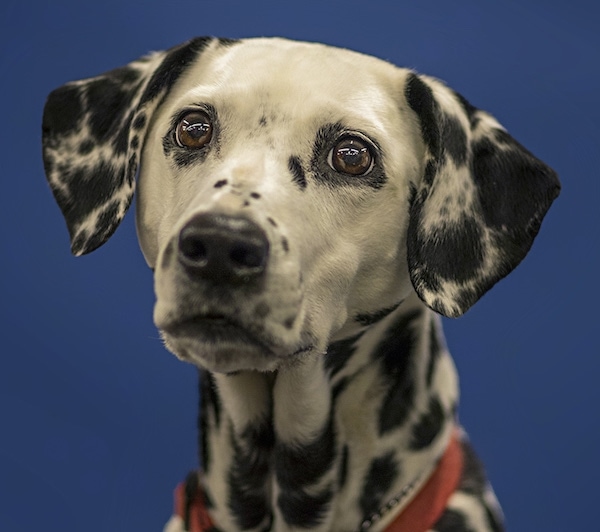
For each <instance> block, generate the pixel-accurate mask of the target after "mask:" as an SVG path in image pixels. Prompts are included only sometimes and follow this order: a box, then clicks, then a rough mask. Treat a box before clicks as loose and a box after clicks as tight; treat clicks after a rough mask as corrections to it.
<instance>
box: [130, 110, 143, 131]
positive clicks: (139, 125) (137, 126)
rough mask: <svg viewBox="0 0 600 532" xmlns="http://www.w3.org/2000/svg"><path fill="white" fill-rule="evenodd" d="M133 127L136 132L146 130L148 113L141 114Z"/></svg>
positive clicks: (136, 118)
mask: <svg viewBox="0 0 600 532" xmlns="http://www.w3.org/2000/svg"><path fill="white" fill-rule="evenodd" d="M131 127H133V129H135V130H136V131H140V130H141V129H144V128H145V127H146V113H139V114H138V115H137V116H136V117H135V120H134V121H133V123H132V124H131Z"/></svg>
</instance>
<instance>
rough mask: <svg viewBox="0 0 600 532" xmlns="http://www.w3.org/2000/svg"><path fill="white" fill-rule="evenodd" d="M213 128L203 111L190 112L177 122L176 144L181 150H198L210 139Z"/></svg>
mask: <svg viewBox="0 0 600 532" xmlns="http://www.w3.org/2000/svg"><path fill="white" fill-rule="evenodd" d="M212 132H213V126H212V122H211V120H210V117H209V116H208V114H206V113H205V112H204V111H191V112H189V113H187V114H186V115H184V116H183V118H181V120H179V122H178V124H177V128H176V130H175V138H176V140H177V144H179V146H181V147H182V148H191V149H196V150H197V149H199V148H203V147H204V146H206V145H207V144H208V143H209V142H210V139H211V138H212Z"/></svg>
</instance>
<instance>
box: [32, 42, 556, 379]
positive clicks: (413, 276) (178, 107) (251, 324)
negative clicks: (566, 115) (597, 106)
mask: <svg viewBox="0 0 600 532" xmlns="http://www.w3.org/2000/svg"><path fill="white" fill-rule="evenodd" d="M43 148H44V162H45V168H46V173H47V176H48V179H49V182H50V185H51V188H52V191H53V193H54V195H55V197H56V199H57V201H58V203H59V205H60V207H61V209H62V212H63V214H64V216H65V219H66V222H67V226H68V229H69V232H70V235H71V248H72V250H73V252H74V253H75V254H77V255H79V254H83V253H88V252H90V251H92V250H93V249H95V248H97V247H98V246H100V245H102V244H103V243H104V242H105V241H106V240H107V239H108V238H109V237H110V235H111V234H112V233H113V231H114V230H115V229H116V227H117V226H118V224H119V222H120V221H121V219H122V218H123V216H124V214H125V211H126V210H127V208H128V206H129V204H130V202H131V199H132V196H133V190H134V183H135V175H136V172H137V171H138V168H139V185H138V186H139V191H138V196H137V207H138V209H137V228H138V236H139V240H140V245H141V248H142V251H143V253H144V256H145V258H146V261H147V262H148V264H149V265H150V266H151V267H152V268H153V269H154V270H155V291H156V296H157V302H156V306H155V313H154V319H155V323H156V325H157V326H158V328H159V329H160V330H161V332H162V334H163V338H164V339H165V342H166V345H167V347H169V349H171V350H172V351H173V352H174V353H175V354H177V355H178V356H179V357H181V358H184V359H187V360H190V361H192V362H194V363H197V364H199V365H202V366H205V367H207V368H208V369H211V370H214V371H226V372H228V371H235V370H240V369H258V370H273V369H276V368H277V367H278V366H279V364H281V363H284V362H285V361H289V360H293V359H294V358H295V357H297V356H298V355H299V354H300V353H305V352H310V351H324V350H325V348H326V346H327V344H328V342H329V341H330V339H331V338H332V336H333V335H335V334H336V332H338V331H340V330H341V329H342V328H344V329H345V328H347V327H348V324H352V323H357V322H358V323H359V324H360V323H362V324H365V323H369V322H372V321H374V320H375V319H376V318H377V316H380V315H383V314H384V311H385V309H390V308H394V306H395V305H397V304H398V302H399V301H401V300H403V299H405V298H406V297H408V296H409V295H410V294H411V293H414V292H416V294H418V296H419V297H420V298H421V299H422V300H423V302H424V303H425V304H427V305H428V306H429V307H431V308H432V309H434V310H435V311H437V312H439V313H441V314H444V315H446V316H458V315H460V314H462V313H463V312H465V311H466V310H467V309H468V308H469V307H470V306H471V305H472V304H473V303H474V302H475V301H477V299H479V297H481V296H482V295H483V294H484V293H485V292H486V291H487V290H488V289H489V288H490V287H491V286H492V285H493V284H494V283H496V282H497V281H498V280H499V279H501V278H502V277H504V276H505V275H506V274H508V273H509V272H510V271H511V270H512V269H513V268H514V267H515V266H516V265H517V264H518V263H519V262H520V261H521V260H522V259H523V257H524V256H525V255H526V253H527V252H528V250H529V248H530V246H531V244H532V242H533V239H534V237H535V235H536V234H537V232H538V230H539V227H540V224H541V221H542V218H543V216H544V215H545V213H546V211H547V209H548V208H549V207H550V204H551V203H552V201H553V199H554V198H555V197H556V196H557V195H558V192H559V188H560V185H559V183H558V179H557V177H556V175H555V174H554V172H553V171H552V170H551V169H550V168H548V167H547V166H546V165H544V164H543V163H542V162H541V161H539V160H538V159H536V158H535V157H534V156H533V155H532V154H531V153H529V152H528V151H527V150H526V149H524V148H523V147H522V146H521V145H520V144H518V143H517V142H516V141H515V140H514V139H513V138H512V137H510V136H509V135H508V133H506V131H505V130H504V129H503V128H502V127H501V126H500V125H499V124H498V123H497V122H496V120H495V119H494V118H492V117H491V116H490V115H489V114H487V113H485V112H483V111H481V110H478V109H476V108H475V107H473V106H471V105H470V104H469V103H468V102H467V101H466V100H465V99H464V98H463V97H461V96H460V95H458V94H457V93H455V92H453V91H452V90H450V89H448V88H447V87H446V86H445V85H443V84H442V83H441V82H439V81H437V80H435V79H433V78H429V77H426V76H420V75H417V74H415V73H414V72H412V71H409V70H406V69H401V68H397V67H395V66H393V65H391V64H389V63H386V62H384V61H381V60H378V59H375V58H372V57H369V56H365V55H361V54H358V53H355V52H350V51H347V50H341V49H336V48H332V47H328V46H324V45H319V44H307V43H297V42H292V41H287V40H283V39H249V40H241V41H228V40H220V39H210V38H199V39H194V40H192V41H189V42H187V43H185V44H183V45H181V46H179V47H176V48H173V49H170V50H167V51H165V52H159V53H155V54H152V55H150V56H148V57H145V58H142V59H140V60H138V61H134V62H133V63H130V64H129V65H127V66H125V67H123V68H120V69H117V70H114V71H111V72H108V73H106V74H103V75H101V76H98V77H96V78H92V79H87V80H83V81H79V82H73V83H69V84H67V85H65V86H64V87H61V88H59V89H57V90H56V91H54V92H53V93H52V94H51V95H50V96H49V99H48V102H47V104H46V108H45V111H44V122H43ZM344 326H346V327H344Z"/></svg>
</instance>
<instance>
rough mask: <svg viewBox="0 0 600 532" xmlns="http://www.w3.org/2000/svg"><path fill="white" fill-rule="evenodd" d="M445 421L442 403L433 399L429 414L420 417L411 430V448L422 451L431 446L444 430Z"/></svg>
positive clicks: (431, 399)
mask: <svg viewBox="0 0 600 532" xmlns="http://www.w3.org/2000/svg"><path fill="white" fill-rule="evenodd" d="M444 420H445V415H444V407H443V406H442V403H440V400H439V399H438V398H437V397H431V398H430V399H429V405H428V407H427V412H425V413H424V414H422V415H421V416H420V417H419V420H418V421H417V422H416V423H415V425H414V426H413V427H412V429H411V432H412V434H411V440H410V448H411V449H412V450H413V451H420V450H422V449H425V448H426V447H428V446H429V445H431V443H432V442H433V440H435V438H436V437H437V435H438V434H439V433H440V431H441V430H442V427H443V425H444Z"/></svg>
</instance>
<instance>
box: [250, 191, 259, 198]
mask: <svg viewBox="0 0 600 532" xmlns="http://www.w3.org/2000/svg"><path fill="white" fill-rule="evenodd" d="M250 197H251V198H254V199H260V194H259V193H258V192H251V193H250Z"/></svg>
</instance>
